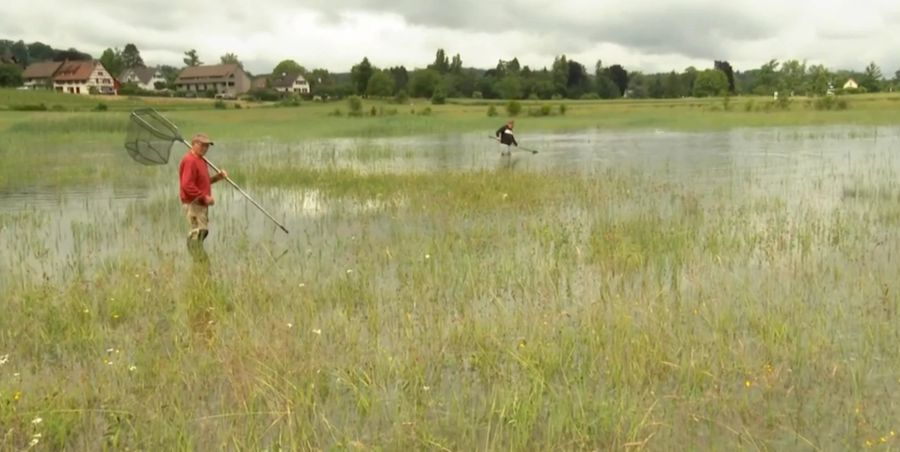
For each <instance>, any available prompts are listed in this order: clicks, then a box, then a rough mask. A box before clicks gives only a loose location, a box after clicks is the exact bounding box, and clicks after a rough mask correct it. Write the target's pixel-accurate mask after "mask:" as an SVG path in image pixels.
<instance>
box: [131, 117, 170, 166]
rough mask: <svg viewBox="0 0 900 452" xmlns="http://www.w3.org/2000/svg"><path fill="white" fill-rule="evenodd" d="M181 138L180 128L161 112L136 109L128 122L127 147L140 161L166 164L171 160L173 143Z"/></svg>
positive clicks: (145, 163)
mask: <svg viewBox="0 0 900 452" xmlns="http://www.w3.org/2000/svg"><path fill="white" fill-rule="evenodd" d="M181 139H182V138H181V133H180V132H179V131H178V128H177V127H175V125H174V124H172V123H171V122H169V121H168V120H167V119H166V118H164V117H162V116H161V115H160V114H159V113H157V112H155V111H153V110H135V111H133V112H132V113H131V118H130V121H129V123H128V131H127V134H126V136H125V149H126V150H127V151H128V155H130V156H131V158H133V159H134V160H135V161H137V162H139V163H142V164H144V165H165V164H166V163H168V161H169V154H170V153H171V152H172V145H173V144H175V142H176V141H181Z"/></svg>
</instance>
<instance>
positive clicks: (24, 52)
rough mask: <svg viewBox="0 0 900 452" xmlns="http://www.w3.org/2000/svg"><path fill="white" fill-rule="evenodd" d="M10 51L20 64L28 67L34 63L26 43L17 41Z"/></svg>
mask: <svg viewBox="0 0 900 452" xmlns="http://www.w3.org/2000/svg"><path fill="white" fill-rule="evenodd" d="M9 51H10V53H12V54H13V56H14V57H16V61H18V62H19V64H23V65H26V66H27V65H29V64H31V63H32V61H31V57H30V55H29V54H28V46H27V45H25V41H16V42H15V43H13V45H12V46H10V48H9Z"/></svg>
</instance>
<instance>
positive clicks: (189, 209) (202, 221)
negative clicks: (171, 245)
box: [181, 203, 209, 239]
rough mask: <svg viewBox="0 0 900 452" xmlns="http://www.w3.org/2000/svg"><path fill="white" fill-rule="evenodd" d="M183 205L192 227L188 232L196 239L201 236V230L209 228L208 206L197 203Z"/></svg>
mask: <svg viewBox="0 0 900 452" xmlns="http://www.w3.org/2000/svg"><path fill="white" fill-rule="evenodd" d="M181 206H182V208H183V209H184V215H185V217H187V220H188V225H190V227H191V230H190V232H189V233H188V235H189V236H190V238H192V239H196V238H198V237H200V236H201V234H200V231H208V230H209V216H208V211H209V207H208V206H201V205H200V204H196V203H192V204H182V205H181ZM203 235H205V234H203Z"/></svg>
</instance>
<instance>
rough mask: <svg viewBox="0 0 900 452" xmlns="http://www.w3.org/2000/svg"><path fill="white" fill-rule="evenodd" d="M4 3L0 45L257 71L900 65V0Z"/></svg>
mask: <svg viewBox="0 0 900 452" xmlns="http://www.w3.org/2000/svg"><path fill="white" fill-rule="evenodd" d="M4 3H7V4H6V5H4V6H3V14H0V39H13V40H19V39H22V40H24V41H25V42H29V43H30V42H34V41H41V42H43V43H45V44H49V45H51V46H53V47H54V48H69V47H75V48H77V49H79V50H81V51H85V52H88V53H91V54H92V55H94V56H95V57H99V56H100V54H101V53H102V52H103V50H104V49H106V48H110V47H118V48H123V47H124V46H125V44H126V43H134V44H135V45H137V47H138V49H139V50H140V51H141V56H142V57H143V59H144V61H145V63H147V64H148V65H156V64H169V65H173V66H181V65H183V63H182V58H183V57H184V55H183V53H184V51H185V50H188V49H196V50H197V53H198V55H199V56H200V60H201V61H203V62H204V63H216V62H218V60H219V57H220V56H222V55H224V54H225V53H228V52H230V53H235V54H237V56H238V57H239V58H240V60H241V61H242V62H243V63H244V66H245V67H246V68H247V69H248V70H250V71H251V72H253V73H257V74H258V73H265V72H269V71H271V69H272V68H273V67H274V66H275V65H276V64H277V63H278V62H279V61H281V60H284V59H293V60H295V61H297V62H298V63H300V64H301V65H303V66H305V67H306V68H308V69H312V68H325V69H328V70H330V71H332V72H348V71H349V70H350V68H351V66H353V65H354V64H356V63H358V62H360V61H361V60H362V59H363V57H368V58H369V61H371V62H372V64H374V65H375V66H377V67H389V66H397V65H404V66H406V67H407V68H408V69H412V68H420V67H424V66H426V65H428V64H429V63H431V62H432V61H434V55H435V51H436V50H437V49H438V48H443V49H444V50H445V51H446V53H447V54H448V55H449V56H452V55H455V54H460V56H461V57H462V61H463V65H464V66H465V67H478V68H485V69H487V68H491V67H494V66H496V64H497V62H498V60H510V59H512V58H513V57H516V58H518V59H519V62H520V63H521V64H522V65H528V66H531V67H532V68H534V69H540V68H543V67H550V66H551V65H552V63H553V59H554V57H555V56H557V55H563V54H565V55H566V56H567V57H568V58H569V59H574V60H576V61H578V62H580V63H582V64H584V65H585V66H586V67H587V68H588V70H589V71H592V70H593V67H594V65H595V63H596V62H597V61H598V60H600V61H602V63H603V65H604V66H609V65H612V64H621V65H623V66H624V67H625V68H626V69H627V70H629V71H633V70H639V71H643V72H645V73H652V72H663V71H666V72H667V71H671V70H676V71H681V70H683V69H684V68H686V67H688V66H694V67H697V68H700V69H703V68H707V67H712V64H713V61H714V60H727V61H729V62H730V63H731V64H732V67H734V68H735V70H739V71H740V70H748V69H753V68H758V67H759V66H761V65H762V64H764V63H765V62H767V61H769V60H771V59H777V60H786V59H798V60H806V61H807V62H808V64H824V65H825V66H826V67H828V68H830V69H851V70H859V71H861V70H863V69H864V68H865V66H866V65H867V64H868V63H869V62H870V61H874V62H875V63H876V64H877V65H879V66H880V67H881V69H882V72H883V73H884V75H885V76H887V77H888V78H892V77H893V76H894V72H895V71H897V70H898V69H900V51H898V50H900V49H898V48H897V47H898V45H900V1H897V0H856V1H843V0H838V1H829V0H792V1H782V0H728V1H723V0H627V1H626V0H620V1H608V0H593V1H592V0H555V1H549V0H507V1H504V2H498V1H493V0H439V1H431V0H303V1H296V0H294V1H292V0H265V1H261V2H259V5H258V6H257V5H256V4H255V3H256V2H254V1H247V0H181V1H179V2H165V1H159V0H116V1H110V0H79V1H78V2H76V3H77V4H78V13H77V14H73V13H71V12H69V11H70V10H71V6H72V5H73V4H75V3H73V2H72V0H30V1H10V2H4Z"/></svg>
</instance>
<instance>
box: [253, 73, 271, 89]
mask: <svg viewBox="0 0 900 452" xmlns="http://www.w3.org/2000/svg"><path fill="white" fill-rule="evenodd" d="M270 78H271V74H262V75H257V76H256V77H253V80H252V81H251V82H250V89H266V88H268V87H269V83H270V82H269V79H270Z"/></svg>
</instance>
